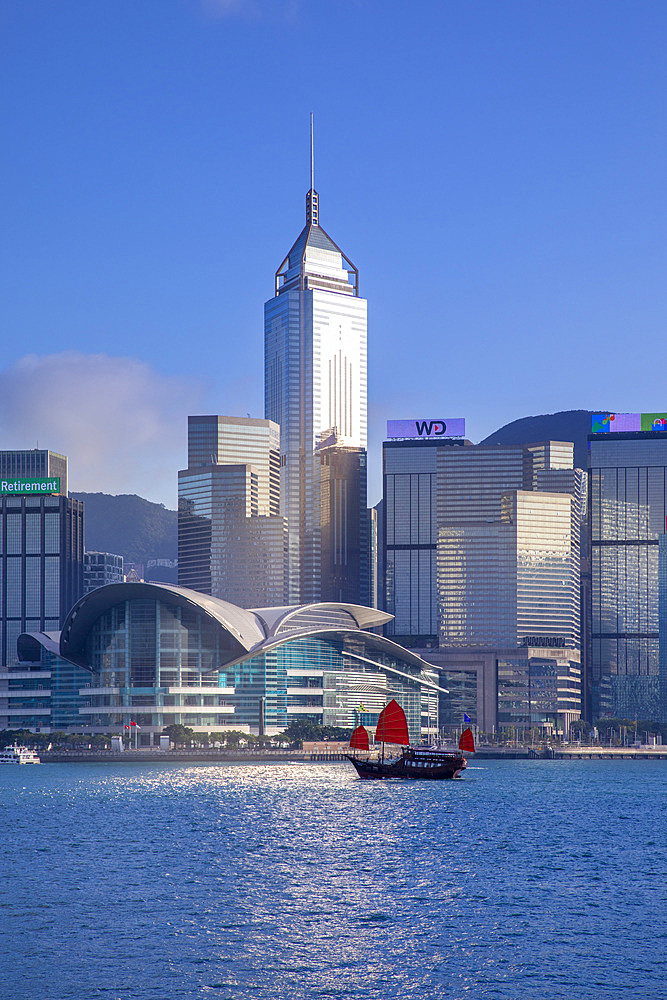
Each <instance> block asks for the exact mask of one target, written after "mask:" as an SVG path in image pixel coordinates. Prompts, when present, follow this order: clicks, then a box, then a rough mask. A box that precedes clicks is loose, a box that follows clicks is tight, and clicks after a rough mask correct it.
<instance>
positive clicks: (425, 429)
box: [387, 417, 466, 440]
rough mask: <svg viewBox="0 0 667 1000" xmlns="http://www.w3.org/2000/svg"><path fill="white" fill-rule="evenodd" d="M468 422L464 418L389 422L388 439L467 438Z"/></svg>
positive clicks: (434, 418)
mask: <svg viewBox="0 0 667 1000" xmlns="http://www.w3.org/2000/svg"><path fill="white" fill-rule="evenodd" d="M465 433H466V422H465V419H464V418H463V417H448V418H447V419H446V420H445V419H444V418H442V417H437V418H436V417H426V418H425V419H422V420H388V421H387V437H388V438H425V439H426V438H434V439H435V440H437V439H438V438H441V437H465Z"/></svg>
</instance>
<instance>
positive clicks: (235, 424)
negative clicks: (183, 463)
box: [188, 415, 280, 517]
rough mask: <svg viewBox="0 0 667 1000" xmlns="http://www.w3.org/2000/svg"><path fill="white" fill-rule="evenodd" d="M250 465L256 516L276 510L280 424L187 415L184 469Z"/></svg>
mask: <svg viewBox="0 0 667 1000" xmlns="http://www.w3.org/2000/svg"><path fill="white" fill-rule="evenodd" d="M210 465H252V466H254V468H255V470H256V472H257V511H256V513H257V515H259V516H260V517H263V516H271V515H274V514H279V513H280V427H279V426H278V424H276V423H274V422H273V421H272V420H260V419H257V418H254V417H224V416H217V415H204V416H195V417H188V469H195V468H199V467H201V466H210Z"/></svg>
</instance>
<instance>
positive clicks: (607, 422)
mask: <svg viewBox="0 0 667 1000" xmlns="http://www.w3.org/2000/svg"><path fill="white" fill-rule="evenodd" d="M640 430H642V415H641V413H594V414H593V415H592V417H591V434H609V433H610V432H612V433H613V432H621V431H640Z"/></svg>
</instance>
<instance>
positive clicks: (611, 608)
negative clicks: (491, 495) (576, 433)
mask: <svg viewBox="0 0 667 1000" xmlns="http://www.w3.org/2000/svg"><path fill="white" fill-rule="evenodd" d="M664 426H665V414H602V415H596V416H594V417H593V427H594V431H595V432H594V433H592V434H590V435H589V438H588V440H589V463H590V464H589V516H590V546H591V613H592V623H591V663H590V676H589V684H588V695H589V698H590V703H589V706H588V714H589V716H590V718H591V719H593V720H595V719H596V718H598V717H599V716H602V715H613V716H617V717H622V718H629V719H634V718H639V719H656V720H657V719H659V718H661V717H662V716H663V715H664V714H665V712H666V711H667V706H666V705H665V704H662V699H661V694H660V683H659V678H660V623H659V595H660V576H659V556H658V553H659V547H660V540H661V538H662V537H663V536H664V533H665V529H666V527H667V520H666V518H667V433H666V432H665V431H664V430H661V429H660V428H662V427H664ZM616 428H619V430H617V429H616Z"/></svg>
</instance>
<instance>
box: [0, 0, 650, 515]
mask: <svg viewBox="0 0 667 1000" xmlns="http://www.w3.org/2000/svg"><path fill="white" fill-rule="evenodd" d="M666 42H667V5H665V3H664V2H651V0H642V2H639V3H637V2H634V0H633V2H630V0H628V2H617V0H605V2H582V0H579V2H576V3H571V2H567V0H558V2H538V0H531V2H527V0H526V2H524V0H456V2H454V0H439V2H429V0H413V2H412V3H411V4H405V3H399V2H395V0H346V2H344V3H343V2H334V0H329V2H326V0H309V2H306V0H141V2H137V0H95V2H94V3H90V2H89V0H58V2H48V0H3V2H2V4H0V81H1V83H2V87H1V95H2V101H1V106H0V127H1V129H2V156H1V159H0V198H1V200H2V208H1V211H2V216H1V217H2V225H1V226H0V245H1V249H2V267H1V268H0V330H1V332H2V336H1V338H0V447H5V448H6V447H34V446H35V445H36V444H37V443H39V445H40V446H41V447H51V448H53V449H54V450H60V451H64V452H66V453H67V454H69V456H70V481H71V485H72V488H74V489H84V490H90V491H95V490H104V491H107V492H112V493H122V492H138V493H140V494H141V495H143V496H146V497H148V498H149V499H152V500H158V501H161V502H164V503H166V504H167V505H168V506H171V507H173V506H175V502H176V470H177V469H178V468H181V467H183V465H184V463H185V438H186V417H187V414H188V412H218V413H231V414H238V415H245V414H246V413H250V414H251V415H253V416H263V384H262V347H263V344H262V309H263V303H264V301H265V300H266V299H267V298H268V297H269V296H270V295H271V294H272V282H273V273H274V271H275V269H276V267H277V266H278V265H279V264H280V262H281V260H282V258H283V256H284V254H285V253H286V251H287V250H288V249H289V246H290V245H291V242H292V241H293V240H294V239H295V238H296V236H297V234H298V232H299V230H300V229H301V226H302V224H303V219H304V200H305V192H306V189H307V187H308V117H309V113H310V112H311V111H314V113H315V123H316V187H317V189H318V191H319V193H320V206H321V212H320V218H321V222H322V225H323V226H324V228H325V229H326V230H327V231H328V232H329V234H330V235H331V236H332V237H333V238H334V239H335V240H336V241H337V242H338V243H339V244H340V245H341V246H342V247H343V249H344V250H345V252H346V253H347V254H348V255H349V256H350V258H351V259H352V260H353V261H354V262H355V264H356V265H357V266H358V267H359V271H360V281H361V292H362V294H363V295H365V296H366V297H367V298H368V302H369V418H370V428H369V429H370V440H369V451H370V468H371V488H370V493H369V499H370V500H371V501H372V502H375V500H377V499H378V497H379V493H380V477H379V469H380V443H381V441H382V438H383V436H384V426H385V421H386V420H387V419H392V418H396V419H398V418H407V417H419V416H430V417H441V416H442V417H452V416H464V417H466V418H467V429H468V436H469V437H470V438H471V439H472V440H480V439H481V438H482V437H484V436H485V435H486V434H488V433H490V432H491V431H492V430H494V429H495V428H497V427H499V426H501V425H502V424H504V423H506V422H508V421H510V420H513V419H515V418H517V417H520V416H525V415H528V414H536V413H545V412H553V411H555V410H561V409H570V408H579V407H581V408H591V409H596V408H599V409H613V410H618V411H626V410H629V411H634V410H645V411H662V410H665V409H666V408H667V389H666V388H665V385H664V383H665V379H664V376H663V372H662V364H663V363H664V355H665V349H664V347H663V346H662V345H663V341H664V339H665V337H664V330H665V317H666V315H667V284H666V282H665V264H666V259H665V258H666V252H665V251H666V246H667V239H666V236H665V233H666V232H667V217H666V216H667V211H666V209H667V197H666V194H665V176H666V170H665V166H666V164H665V158H666V157H665V152H666V138H665V123H666V121H667V114H666V112H667V108H666V100H665V95H666V93H667V86H666V85H667V60H665V51H666Z"/></svg>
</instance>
